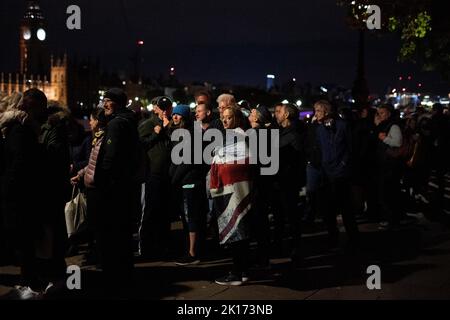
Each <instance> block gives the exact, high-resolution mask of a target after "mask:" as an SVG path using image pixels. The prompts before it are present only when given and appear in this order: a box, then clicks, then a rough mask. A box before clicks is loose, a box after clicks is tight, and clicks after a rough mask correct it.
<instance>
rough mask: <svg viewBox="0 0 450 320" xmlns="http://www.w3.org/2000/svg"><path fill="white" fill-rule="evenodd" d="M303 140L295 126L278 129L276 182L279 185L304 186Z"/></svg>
mask: <svg viewBox="0 0 450 320" xmlns="http://www.w3.org/2000/svg"><path fill="white" fill-rule="evenodd" d="M305 165H306V163H305V150H304V140H303V139H302V137H301V136H300V135H299V133H298V129H297V127H296V125H295V124H294V125H291V126H290V127H287V128H281V129H280V169H279V170H278V174H277V181H278V182H279V183H280V184H287V185H292V186H295V187H299V188H300V187H302V186H303V185H304V184H305Z"/></svg>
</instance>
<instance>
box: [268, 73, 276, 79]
mask: <svg viewBox="0 0 450 320" xmlns="http://www.w3.org/2000/svg"><path fill="white" fill-rule="evenodd" d="M267 79H275V76H274V75H273V74H268V75H267Z"/></svg>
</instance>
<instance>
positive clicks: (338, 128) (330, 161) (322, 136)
mask: <svg viewBox="0 0 450 320" xmlns="http://www.w3.org/2000/svg"><path fill="white" fill-rule="evenodd" d="M317 138H318V143H319V146H320V153H321V158H322V159H321V163H322V169H323V173H325V175H326V176H327V177H328V178H331V179H335V178H345V177H349V176H350V168H351V167H350V159H351V151H352V150H351V148H352V142H351V132H350V129H349V127H348V125H347V123H346V122H345V121H343V120H341V119H339V118H335V119H333V121H332V122H331V125H330V126H326V125H325V124H324V123H321V124H319V125H318V127H317Z"/></svg>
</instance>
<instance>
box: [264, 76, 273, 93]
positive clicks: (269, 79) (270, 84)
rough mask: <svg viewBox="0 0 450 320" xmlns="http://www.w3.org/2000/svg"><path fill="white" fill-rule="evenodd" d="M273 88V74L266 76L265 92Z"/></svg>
mask: <svg viewBox="0 0 450 320" xmlns="http://www.w3.org/2000/svg"><path fill="white" fill-rule="evenodd" d="M274 86H275V76H274V75H273V74H268V75H267V80H266V89H267V91H270V89H272V88H273V87H274Z"/></svg>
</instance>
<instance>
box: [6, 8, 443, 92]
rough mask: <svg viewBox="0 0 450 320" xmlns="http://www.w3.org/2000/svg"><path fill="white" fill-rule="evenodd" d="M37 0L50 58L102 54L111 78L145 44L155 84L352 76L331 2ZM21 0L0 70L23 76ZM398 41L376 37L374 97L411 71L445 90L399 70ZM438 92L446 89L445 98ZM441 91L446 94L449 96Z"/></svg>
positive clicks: (433, 77) (341, 80) (340, 21)
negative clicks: (75, 17)
mask: <svg viewBox="0 0 450 320" xmlns="http://www.w3.org/2000/svg"><path fill="white" fill-rule="evenodd" d="M123 3H124V5H123V6H122V1H121V0H95V1H94V0H41V1H40V4H41V8H42V10H43V13H44V16H45V17H46V19H47V23H48V28H47V29H48V30H47V35H48V44H49V47H50V50H51V51H53V52H64V51H67V52H68V53H69V54H74V53H76V54H77V55H78V56H79V57H80V58H81V57H88V56H91V57H97V56H98V57H99V58H100V61H101V65H102V67H103V68H104V69H106V70H109V71H117V72H119V73H120V74H125V73H126V72H127V71H128V70H130V69H131V62H130V57H131V56H132V55H133V53H134V50H135V46H136V42H137V40H138V39H142V40H143V41H144V42H145V45H144V48H143V57H144V60H145V61H144V63H143V67H142V69H143V73H144V74H145V75H148V76H153V77H156V76H158V75H159V74H160V73H164V74H167V73H168V70H169V67H170V66H172V65H173V66H175V67H176V71H177V76H178V78H179V79H180V80H182V81H212V82H230V83H234V84H248V85H264V83H265V75H266V74H267V73H273V74H275V75H276V76H277V83H278V84H280V83H281V82H282V81H286V80H287V79H290V78H294V77H295V78H296V79H297V82H300V83H304V82H307V81H309V82H311V83H312V84H314V85H317V84H320V83H333V84H339V85H343V86H347V87H351V85H352V82H353V80H354V77H355V74H356V55H357V33H356V31H353V30H350V29H349V27H347V26H346V25H345V22H344V17H345V11H344V9H343V8H340V7H337V6H336V1H335V0H317V1H299V0H297V1H295V0H276V1H261V0H258V1H257V0H227V1H212V0H189V1H186V0H185V1H180V0H165V1H151V0H124V1H123ZM71 4H77V5H79V6H80V7H81V11H82V30H81V31H69V30H68V29H67V28H66V19H67V16H68V15H67V14H66V8H67V6H69V5H71ZM24 7H25V1H22V0H0V37H1V39H2V40H1V47H0V71H13V72H15V71H16V70H18V69H19V67H18V65H19V61H18V60H19V59H18V56H19V54H18V37H19V34H18V30H19V23H20V19H21V17H22V15H23V12H24ZM398 49H399V43H398V38H397V37H396V36H395V35H387V36H383V37H379V36H374V35H370V36H369V37H368V38H367V46H366V53H367V54H366V66H367V67H366V75H367V79H368V82H369V87H370V89H371V92H373V93H383V92H384V88H385V87H386V86H387V85H390V84H396V83H397V78H398V76H399V75H401V74H404V75H406V74H412V75H413V77H414V79H413V81H414V80H415V79H417V80H418V81H420V82H422V83H423V84H424V86H423V88H424V90H430V91H431V90H433V91H440V90H442V89H446V87H445V86H443V84H442V82H440V77H439V75H438V74H437V73H424V72H420V71H418V68H417V67H415V66H411V65H405V64H399V63H397V53H398ZM441 92H442V91H441ZM442 93H445V91H443V92H442Z"/></svg>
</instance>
